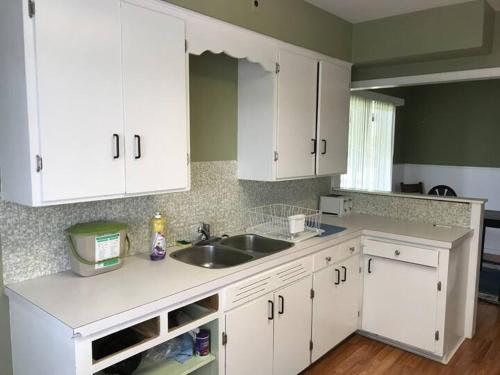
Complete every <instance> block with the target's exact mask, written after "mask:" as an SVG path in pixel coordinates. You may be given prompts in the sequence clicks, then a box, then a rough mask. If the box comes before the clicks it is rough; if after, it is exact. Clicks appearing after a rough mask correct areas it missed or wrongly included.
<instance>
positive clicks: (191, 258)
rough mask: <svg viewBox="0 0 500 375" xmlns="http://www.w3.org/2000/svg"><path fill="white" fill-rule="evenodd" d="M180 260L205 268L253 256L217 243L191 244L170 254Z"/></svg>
mask: <svg viewBox="0 0 500 375" xmlns="http://www.w3.org/2000/svg"><path fill="white" fill-rule="evenodd" d="M170 256H171V257H172V258H174V259H177V260H179V261H181V262H184V263H188V264H192V265H195V266H199V267H205V268H227V267H233V266H237V265H239V264H243V263H246V262H249V261H251V260H253V259H254V258H255V257H254V256H253V255H250V254H246V253H244V252H241V251H238V250H235V249H231V248H227V247H225V246H221V245H218V244H210V245H203V246H193V247H190V248H187V249H184V250H177V251H175V252H173V253H172V254H171V255H170Z"/></svg>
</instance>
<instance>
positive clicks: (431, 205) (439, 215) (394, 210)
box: [335, 190, 471, 228]
mask: <svg viewBox="0 0 500 375" xmlns="http://www.w3.org/2000/svg"><path fill="white" fill-rule="evenodd" d="M335 193H338V194H342V195H347V196H350V197H352V198H353V212H356V213H360V214H368V215H376V216H385V217H391V218H394V219H402V220H409V221H419V222H424V223H431V224H441V225H451V226H457V227H465V228H469V226H470V215H471V212H470V205H469V204H468V203H460V202H446V201H437V200H428V199H415V198H406V197H397V196H390V195H377V194H370V193H359V192H346V191H345V190H342V191H335Z"/></svg>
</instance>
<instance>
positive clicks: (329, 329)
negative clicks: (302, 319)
mask: <svg viewBox="0 0 500 375" xmlns="http://www.w3.org/2000/svg"><path fill="white" fill-rule="evenodd" d="M359 261H360V257H359V255H354V256H352V257H350V258H349V259H347V260H346V261H344V262H342V263H337V264H335V265H333V266H329V267H327V268H325V269H323V270H321V271H319V272H316V273H315V274H314V287H313V288H314V291H315V297H314V300H313V326H312V340H313V343H314V348H313V352H312V361H313V362H314V361H316V360H318V359H319V358H320V357H321V356H323V355H324V354H326V353H327V352H328V351H329V350H330V349H332V348H333V347H334V346H336V345H337V344H339V343H340V342H341V341H342V340H344V339H345V338H347V337H348V336H349V335H351V334H352V333H354V332H355V331H356V330H357V329H358V319H359V318H358V311H359V309H360V299H361V274H360V273H359Z"/></svg>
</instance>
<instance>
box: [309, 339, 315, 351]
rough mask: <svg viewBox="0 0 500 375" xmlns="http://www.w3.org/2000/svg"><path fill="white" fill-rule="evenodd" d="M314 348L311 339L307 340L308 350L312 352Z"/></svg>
mask: <svg viewBox="0 0 500 375" xmlns="http://www.w3.org/2000/svg"><path fill="white" fill-rule="evenodd" d="M313 348H314V344H313V340H311V341H309V350H310V351H311V352H312V350H313Z"/></svg>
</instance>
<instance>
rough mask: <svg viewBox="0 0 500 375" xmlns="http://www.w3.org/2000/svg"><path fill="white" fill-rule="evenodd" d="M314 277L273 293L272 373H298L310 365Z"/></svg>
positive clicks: (281, 374) (283, 374)
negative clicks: (311, 294) (311, 295)
mask: <svg viewBox="0 0 500 375" xmlns="http://www.w3.org/2000/svg"><path fill="white" fill-rule="evenodd" d="M311 287H312V280H311V276H309V277H306V278H304V279H302V280H300V281H297V282H296V283H294V284H292V285H290V286H287V287H285V288H283V289H281V290H279V291H277V292H276V293H275V294H274V297H275V298H274V301H275V323H274V366H273V367H274V371H273V375H289V374H298V373H299V372H301V371H302V370H304V369H305V368H306V367H307V366H309V364H310V355H311V353H310V350H309V341H310V339H311V307H312V306H311V299H310V292H311Z"/></svg>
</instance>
